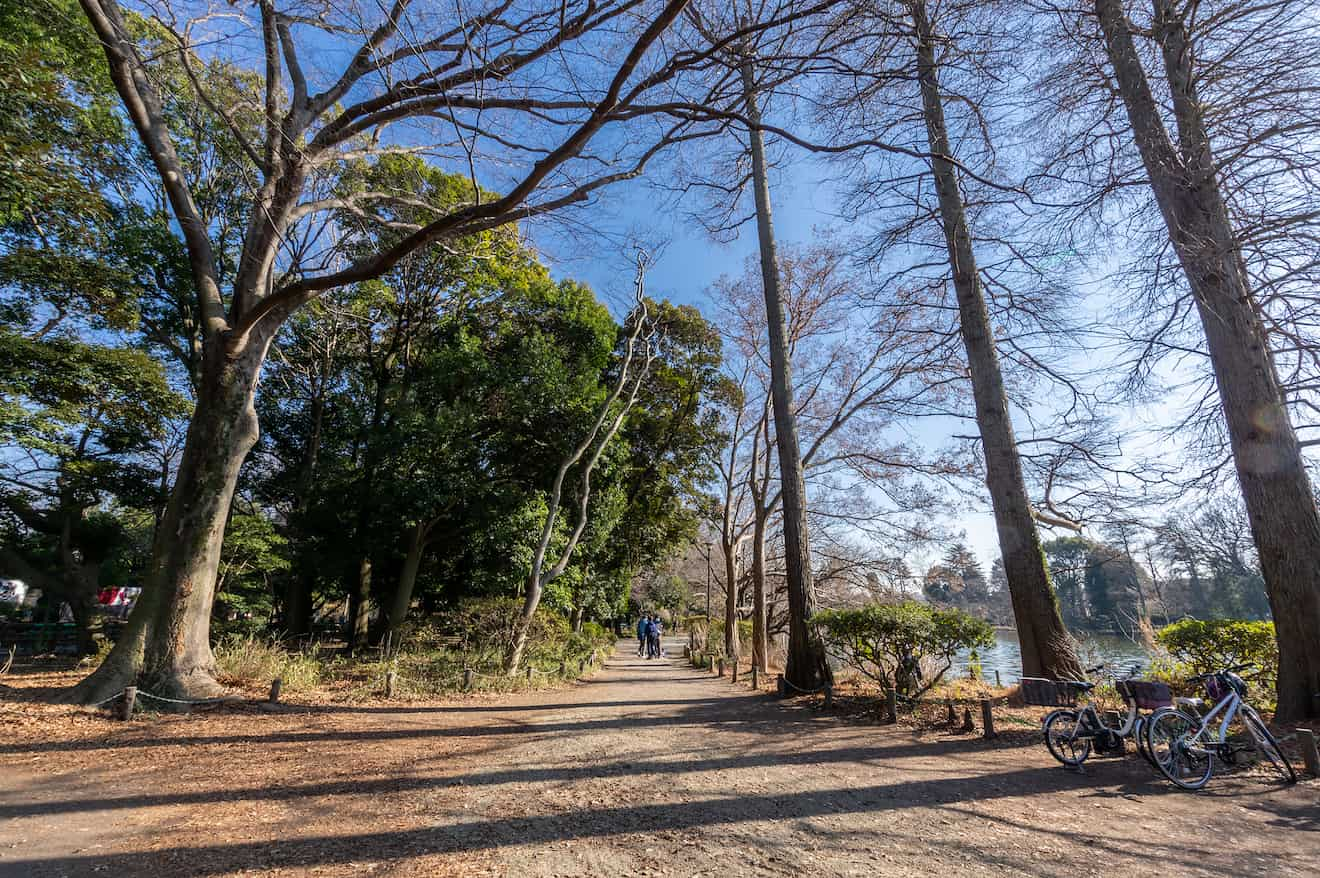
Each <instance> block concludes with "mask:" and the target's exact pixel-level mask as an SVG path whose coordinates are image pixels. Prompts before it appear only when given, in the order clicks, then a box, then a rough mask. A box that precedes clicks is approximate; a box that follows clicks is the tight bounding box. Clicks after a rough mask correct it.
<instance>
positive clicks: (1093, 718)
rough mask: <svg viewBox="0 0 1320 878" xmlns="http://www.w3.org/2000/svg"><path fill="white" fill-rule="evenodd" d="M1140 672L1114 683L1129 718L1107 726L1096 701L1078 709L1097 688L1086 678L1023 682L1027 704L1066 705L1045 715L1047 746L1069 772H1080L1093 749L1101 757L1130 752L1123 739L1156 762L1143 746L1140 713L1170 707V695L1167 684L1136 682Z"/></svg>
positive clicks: (1099, 668)
mask: <svg viewBox="0 0 1320 878" xmlns="http://www.w3.org/2000/svg"><path fill="white" fill-rule="evenodd" d="M1104 668H1105V666H1104V665H1097V666H1096V667H1094V668H1088V669H1087V673H1088V674H1094V673H1097V672H1099V671H1102V670H1104ZM1136 672H1137V666H1133V668H1132V670H1131V671H1130V672H1129V675H1128V677H1127V678H1125V679H1123V680H1115V687H1116V688H1117V689H1118V694H1119V696H1120V697H1122V699H1123V703H1124V704H1125V705H1126V706H1127V716H1125V717H1124V718H1123V721H1122V722H1121V723H1120V724H1119V725H1118V726H1117V727H1115V726H1111V725H1109V724H1108V723H1106V722H1105V720H1104V714H1103V713H1102V712H1101V711H1100V710H1099V709H1097V708H1096V705H1095V703H1094V702H1092V701H1087V702H1086V703H1085V704H1083V705H1082V706H1081V708H1080V709H1075V708H1076V705H1077V698H1078V696H1080V695H1082V694H1085V693H1089V692H1090V691H1091V690H1093V689H1094V688H1095V687H1096V685H1097V684H1095V683H1090V682H1087V681H1084V680H1045V679H1041V678H1038V677H1026V678H1023V680H1022V692H1023V698H1024V700H1025V701H1026V702H1027V703H1028V704H1037V705H1042V706H1055V705H1059V704H1062V705H1065V706H1063V707H1061V708H1060V709H1059V710H1055V711H1051V712H1050V713H1049V714H1047V715H1046V717H1045V720H1044V722H1043V723H1042V730H1043V731H1044V733H1045V747H1046V749H1048V750H1049V751H1050V755H1051V756H1053V757H1054V758H1055V759H1057V760H1059V762H1061V763H1063V764H1064V765H1066V766H1068V767H1069V768H1077V767H1079V766H1080V765H1081V764H1082V763H1083V762H1085V761H1086V759H1087V757H1089V756H1090V755H1091V752H1092V750H1094V751H1095V752H1096V753H1099V754H1107V753H1114V752H1119V753H1122V752H1126V750H1127V745H1126V743H1125V741H1126V740H1127V739H1128V738H1131V739H1132V740H1133V741H1134V742H1135V743H1136V747H1137V752H1138V753H1140V754H1141V756H1142V757H1143V758H1144V759H1145V760H1146V761H1147V762H1152V764H1153V761H1152V756H1151V754H1150V752H1149V750H1148V749H1147V748H1146V744H1145V742H1146V734H1145V724H1146V721H1147V720H1146V717H1145V716H1143V715H1142V713H1141V711H1142V710H1155V709H1156V708H1159V707H1163V706H1166V705H1171V704H1172V703H1173V700H1172V693H1170V691H1169V687H1168V686H1166V685H1164V684H1163V683H1157V682H1154V681H1150V680H1134V679H1132V675H1133V674H1135V673H1136Z"/></svg>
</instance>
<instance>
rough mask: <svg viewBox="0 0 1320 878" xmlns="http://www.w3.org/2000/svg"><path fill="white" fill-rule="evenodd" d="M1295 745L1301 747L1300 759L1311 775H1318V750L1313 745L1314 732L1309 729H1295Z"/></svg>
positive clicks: (1319, 770) (1319, 752)
mask: <svg viewBox="0 0 1320 878" xmlns="http://www.w3.org/2000/svg"><path fill="white" fill-rule="evenodd" d="M1297 745H1298V746H1299V747H1301V749H1302V761H1304V762H1305V763H1306V771H1307V773H1309V774H1310V775H1311V777H1320V751H1317V750H1316V747H1315V732H1313V731H1311V730H1310V729H1298V730H1297Z"/></svg>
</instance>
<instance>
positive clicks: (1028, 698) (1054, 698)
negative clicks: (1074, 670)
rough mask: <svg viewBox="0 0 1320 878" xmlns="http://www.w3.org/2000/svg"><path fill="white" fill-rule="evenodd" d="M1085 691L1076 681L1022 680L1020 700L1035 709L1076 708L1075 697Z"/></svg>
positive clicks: (1038, 678) (1030, 678)
mask: <svg viewBox="0 0 1320 878" xmlns="http://www.w3.org/2000/svg"><path fill="white" fill-rule="evenodd" d="M1085 691H1086V686H1085V684H1083V683H1078V682H1077V681H1076V680H1046V679H1044V678H1042V677H1023V678H1022V700H1023V701H1024V702H1025V703H1027V704H1031V705H1035V706H1037V707H1076V706H1077V696H1078V695H1079V694H1080V693H1082V692H1085Z"/></svg>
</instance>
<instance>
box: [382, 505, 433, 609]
mask: <svg viewBox="0 0 1320 878" xmlns="http://www.w3.org/2000/svg"><path fill="white" fill-rule="evenodd" d="M427 536H428V528H427V526H426V522H424V521H419V522H417V523H416V524H415V525H413V527H412V530H410V531H409V538H408V551H407V552H406V553H405V554H404V556H403V570H401V571H400V572H399V587H398V588H397V589H396V590H395V592H394V603H393V605H392V606H391V607H390V629H389V630H390V633H391V634H394V633H395V632H397V631H398V630H399V626H400V625H402V624H403V622H404V620H405V619H407V618H408V610H409V609H410V608H411V607H412V597H413V588H414V587H415V586H416V585H417V571H418V570H419V569H420V568H421V566H422V555H423V554H425V552H426V539H427Z"/></svg>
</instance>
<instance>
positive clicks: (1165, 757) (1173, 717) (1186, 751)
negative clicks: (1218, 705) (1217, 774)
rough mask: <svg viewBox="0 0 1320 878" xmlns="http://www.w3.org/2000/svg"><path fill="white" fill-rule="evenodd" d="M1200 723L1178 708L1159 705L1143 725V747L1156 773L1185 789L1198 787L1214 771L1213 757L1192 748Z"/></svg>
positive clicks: (1202, 784) (1208, 778)
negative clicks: (1144, 732)
mask: <svg viewBox="0 0 1320 878" xmlns="http://www.w3.org/2000/svg"><path fill="white" fill-rule="evenodd" d="M1200 727H1201V724H1200V723H1199V722H1197V721H1196V720H1194V719H1192V718H1191V717H1190V716H1188V715H1187V714H1185V713H1182V712H1181V711H1177V710H1174V709H1173V708H1171V707H1162V708H1160V709H1159V710H1157V711H1155V713H1154V714H1152V715H1151V718H1150V721H1149V722H1148V723H1147V724H1146V747H1147V748H1148V749H1149V750H1150V755H1151V758H1152V759H1153V760H1154V762H1155V767H1156V768H1158V769H1159V770H1160V773H1161V774H1163V775H1164V776H1165V777H1167V778H1168V779H1169V780H1171V781H1173V782H1174V783H1175V784H1177V785H1178V786H1180V787H1182V788H1183V789H1185V790H1199V789H1200V788H1201V787H1203V786H1205V784H1206V781H1208V780H1210V775H1211V774H1212V773H1213V772H1214V770H1215V760H1214V756H1212V755H1211V754H1209V753H1205V752H1202V753H1197V752H1195V751H1194V750H1193V749H1192V746H1191V745H1192V744H1193V743H1199V742H1198V740H1197V730H1198V729H1200Z"/></svg>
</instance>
